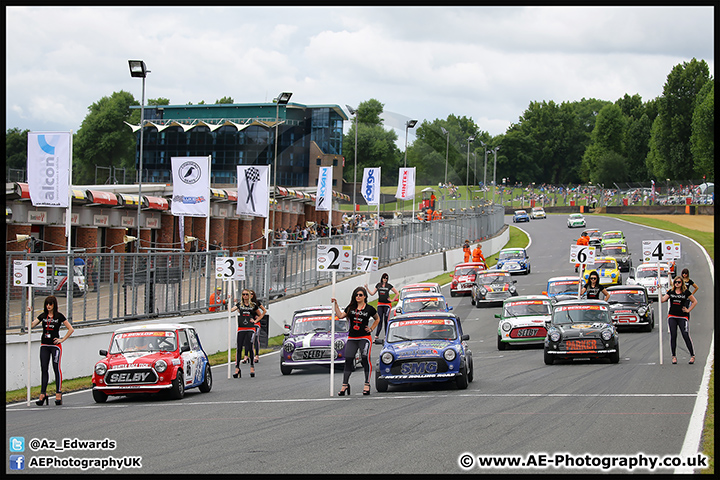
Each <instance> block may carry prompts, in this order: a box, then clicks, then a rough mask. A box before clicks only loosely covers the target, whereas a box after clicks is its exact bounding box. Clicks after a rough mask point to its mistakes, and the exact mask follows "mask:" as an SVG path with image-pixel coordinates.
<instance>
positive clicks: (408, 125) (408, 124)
mask: <svg viewBox="0 0 720 480" xmlns="http://www.w3.org/2000/svg"><path fill="white" fill-rule="evenodd" d="M416 124H417V120H408V121H407V122H405V168H407V137H408V129H409V128H415V125H416Z"/></svg>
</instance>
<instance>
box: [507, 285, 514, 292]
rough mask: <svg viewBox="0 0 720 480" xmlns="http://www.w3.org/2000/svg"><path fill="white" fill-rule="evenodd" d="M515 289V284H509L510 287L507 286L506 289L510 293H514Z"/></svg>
mask: <svg viewBox="0 0 720 480" xmlns="http://www.w3.org/2000/svg"><path fill="white" fill-rule="evenodd" d="M515 290H516V288H515V285H510V288H508V291H509V292H510V293H515Z"/></svg>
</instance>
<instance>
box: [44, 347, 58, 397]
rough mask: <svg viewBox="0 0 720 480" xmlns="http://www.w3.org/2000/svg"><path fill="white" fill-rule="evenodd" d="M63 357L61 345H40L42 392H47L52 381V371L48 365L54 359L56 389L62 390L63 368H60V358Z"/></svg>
mask: <svg viewBox="0 0 720 480" xmlns="http://www.w3.org/2000/svg"><path fill="white" fill-rule="evenodd" d="M61 358H62V347H61V346H60V345H44V344H43V345H40V372H41V375H42V376H41V380H42V381H41V383H40V393H42V394H43V395H45V394H46V391H47V385H48V382H49V381H50V373H49V372H48V367H49V366H50V361H51V360H52V366H53V370H54V371H55V391H56V392H58V393H61V392H62V370H61V369H60V359H61Z"/></svg>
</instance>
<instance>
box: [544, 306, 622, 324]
mask: <svg viewBox="0 0 720 480" xmlns="http://www.w3.org/2000/svg"><path fill="white" fill-rule="evenodd" d="M553 323H554V324H555V325H570V324H590V325H592V324H597V323H610V315H609V314H608V308H607V307H606V306H605V305H563V306H560V307H556V308H555V311H554V312H553Z"/></svg>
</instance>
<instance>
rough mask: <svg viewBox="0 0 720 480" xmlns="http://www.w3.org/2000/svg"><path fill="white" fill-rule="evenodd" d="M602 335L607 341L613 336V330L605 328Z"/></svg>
mask: <svg viewBox="0 0 720 480" xmlns="http://www.w3.org/2000/svg"><path fill="white" fill-rule="evenodd" d="M600 335H601V336H602V339H603V340H605V341H606V342H607V341H608V340H610V339H611V338H612V336H613V332H612V330H603V331H602V333H601V334H600Z"/></svg>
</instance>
